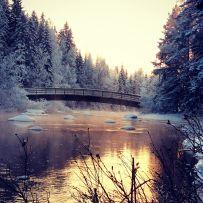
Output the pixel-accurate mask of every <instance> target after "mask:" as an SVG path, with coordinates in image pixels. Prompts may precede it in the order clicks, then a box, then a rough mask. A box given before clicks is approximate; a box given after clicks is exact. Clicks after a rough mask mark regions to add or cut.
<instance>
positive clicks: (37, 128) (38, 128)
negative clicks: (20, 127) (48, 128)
mask: <svg viewBox="0 0 203 203" xmlns="http://www.w3.org/2000/svg"><path fill="white" fill-rule="evenodd" d="M29 130H32V131H38V132H39V131H43V130H44V129H43V128H42V127H41V126H32V127H30V128H29Z"/></svg>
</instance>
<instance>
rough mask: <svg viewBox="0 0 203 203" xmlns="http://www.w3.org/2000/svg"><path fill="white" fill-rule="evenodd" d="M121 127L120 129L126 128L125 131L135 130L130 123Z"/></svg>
mask: <svg viewBox="0 0 203 203" xmlns="http://www.w3.org/2000/svg"><path fill="white" fill-rule="evenodd" d="M121 129H122V130H127V131H132V130H135V127H133V126H131V125H125V126H123V127H122V128H121Z"/></svg>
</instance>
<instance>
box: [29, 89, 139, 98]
mask: <svg viewBox="0 0 203 203" xmlns="http://www.w3.org/2000/svg"><path fill="white" fill-rule="evenodd" d="M47 90H54V91H55V93H57V92H58V91H74V92H75V91H84V92H85V91H86V92H87V91H94V92H101V93H111V94H116V95H121V96H122V97H125V96H129V97H134V98H137V99H139V98H140V95H137V94H129V93H123V92H115V91H108V90H100V89H85V88H74V89H73V88H62V87H47V88H42V87H39V88H25V91H27V92H28V93H30V92H31V91H33V92H38V91H43V92H44V93H47Z"/></svg>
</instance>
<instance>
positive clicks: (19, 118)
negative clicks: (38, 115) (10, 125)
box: [8, 114, 35, 122]
mask: <svg viewBox="0 0 203 203" xmlns="http://www.w3.org/2000/svg"><path fill="white" fill-rule="evenodd" d="M8 121H18V122H33V121H35V120H34V119H33V118H31V117H30V116H28V115H25V114H21V115H18V116H15V117H13V118H9V119H8Z"/></svg>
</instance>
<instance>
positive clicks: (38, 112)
mask: <svg viewBox="0 0 203 203" xmlns="http://www.w3.org/2000/svg"><path fill="white" fill-rule="evenodd" d="M23 114H25V115H30V116H45V115H47V114H46V113H45V111H44V110H41V109H27V111H26V112H25V113H23Z"/></svg>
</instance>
